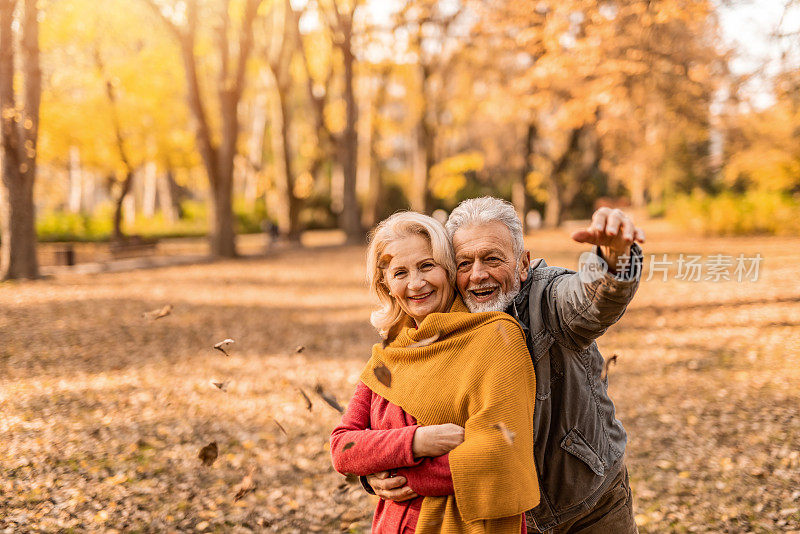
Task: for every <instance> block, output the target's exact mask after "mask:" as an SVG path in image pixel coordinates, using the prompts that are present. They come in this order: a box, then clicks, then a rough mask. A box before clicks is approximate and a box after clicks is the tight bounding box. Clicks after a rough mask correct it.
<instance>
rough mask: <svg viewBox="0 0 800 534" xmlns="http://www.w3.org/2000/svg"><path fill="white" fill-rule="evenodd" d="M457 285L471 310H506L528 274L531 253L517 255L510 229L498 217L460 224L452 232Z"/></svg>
mask: <svg viewBox="0 0 800 534" xmlns="http://www.w3.org/2000/svg"><path fill="white" fill-rule="evenodd" d="M453 248H454V249H455V253H456V267H457V269H458V271H457V275H456V285H457V286H458V291H459V292H460V293H461V296H462V297H463V299H464V303H465V304H466V305H467V307H468V308H469V309H470V311H472V312H485V311H503V310H505V309H506V307H508V305H509V304H510V303H511V301H512V300H513V299H514V297H515V296H516V294H517V293H518V292H519V289H520V285H521V282H524V281H525V280H526V279H527V277H528V266H529V263H530V262H529V259H528V254H527V253H523V254H522V255H521V257H520V258H516V257H514V244H513V240H512V238H511V232H510V231H509V229H508V228H507V227H506V226H505V225H504V224H503V223H501V222H499V221H493V222H491V223H487V224H479V225H474V226H467V227H463V228H459V229H458V230H457V231H456V233H455V234H454V235H453Z"/></svg>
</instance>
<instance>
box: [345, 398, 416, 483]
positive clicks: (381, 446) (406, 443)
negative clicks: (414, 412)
mask: <svg viewBox="0 0 800 534" xmlns="http://www.w3.org/2000/svg"><path fill="white" fill-rule="evenodd" d="M371 401H372V390H370V389H369V388H368V387H367V386H366V385H364V384H363V383H361V382H359V384H358V386H357V387H356V392H355V394H354V395H353V398H352V399H351V400H350V404H348V405H347V410H345V412H344V414H343V415H342V421H341V423H340V424H339V426H337V427H336V428H334V429H333V432H331V457H332V459H333V468H334V469H336V471H338V472H339V473H342V474H347V473H352V474H354V475H363V476H366V475H369V474H372V473H377V472H378V471H387V470H389V469H397V468H400V467H409V466H412V465H416V464H418V463H419V462H420V460H415V459H414V455H413V453H412V452H411V443H412V441H413V440H414V432H416V430H417V427H418V426H419V425H411V426H405V427H400V428H392V429H388V430H373V429H371V428H370V426H371V424H370V405H371Z"/></svg>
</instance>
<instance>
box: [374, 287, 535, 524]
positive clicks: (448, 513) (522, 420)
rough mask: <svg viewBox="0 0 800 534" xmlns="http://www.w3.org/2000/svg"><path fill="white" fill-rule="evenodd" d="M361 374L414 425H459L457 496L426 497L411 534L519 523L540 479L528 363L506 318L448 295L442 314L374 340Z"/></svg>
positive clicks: (454, 470) (454, 454) (453, 458)
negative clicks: (384, 341)
mask: <svg viewBox="0 0 800 534" xmlns="http://www.w3.org/2000/svg"><path fill="white" fill-rule="evenodd" d="M387 371H388V372H387ZM361 381H362V382H364V384H366V385H367V386H368V387H369V388H370V389H371V390H372V391H374V392H375V393H377V394H378V395H380V396H381V397H383V398H385V399H387V400H388V401H389V402H391V403H393V404H396V405H398V406H400V407H401V408H403V410H405V411H406V412H407V413H409V414H411V415H412V416H414V417H415V418H416V419H417V421H418V422H419V423H420V424H422V425H436V424H442V423H455V424H458V425H461V426H463V427H464V429H465V432H464V442H463V443H462V444H461V445H459V446H458V447H456V448H455V449H453V451H451V452H450V472H451V474H452V477H453V487H454V489H455V495H450V496H446V497H425V499H424V500H423V501H422V511H421V514H420V518H419V521H418V523H417V529H416V532H417V533H418V534H428V533H448V534H450V533H452V534H506V533H508V534H512V533H513V534H517V533H519V532H520V528H521V516H520V514H521V513H522V512H524V511H526V510H530V509H531V508H534V507H535V506H536V505H537V504H538V503H539V484H538V481H537V478H536V468H535V464H534V458H533V407H534V401H535V398H534V396H535V392H536V384H535V378H534V373H533V364H532V363H531V357H530V354H529V353H528V349H527V347H526V345H525V337H524V335H523V333H522V329H521V328H520V327H519V325H518V324H517V323H516V321H514V319H512V318H511V317H510V316H509V315H506V314H504V313H499V312H492V313H469V311H468V310H467V308H466V306H465V305H464V303H463V301H462V300H461V299H460V298H456V301H455V302H454V303H453V306H452V307H451V309H450V313H432V314H430V315H428V316H427V317H426V318H425V319H424V320H423V321H422V323H421V324H420V325H419V328H417V329H415V328H410V327H406V328H403V329H402V330H401V331H400V333H399V334H398V335H397V337H396V338H395V339H394V341H392V342H391V343H390V344H389V345H388V346H386V347H383V346H382V345H375V346H374V347H373V348H372V357H371V358H370V360H369V362H368V363H367V365H366V366H365V368H364V370H363V371H362V373H361ZM387 384H388V385H387Z"/></svg>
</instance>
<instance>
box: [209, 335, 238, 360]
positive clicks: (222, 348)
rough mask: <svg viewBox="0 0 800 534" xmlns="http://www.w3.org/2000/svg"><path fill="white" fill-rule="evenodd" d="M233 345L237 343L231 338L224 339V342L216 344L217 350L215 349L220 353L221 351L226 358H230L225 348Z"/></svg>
mask: <svg viewBox="0 0 800 534" xmlns="http://www.w3.org/2000/svg"><path fill="white" fill-rule="evenodd" d="M231 343H235V341H234V340H232V339H231V338H227V339H223V340H222V341H220V342H219V343H216V344H215V345H214V348H215V349H217V350H218V351H220V352H221V353H222V354H224V355H225V356H230V354H228V353H227V352H225V346H226V345H230V344H231Z"/></svg>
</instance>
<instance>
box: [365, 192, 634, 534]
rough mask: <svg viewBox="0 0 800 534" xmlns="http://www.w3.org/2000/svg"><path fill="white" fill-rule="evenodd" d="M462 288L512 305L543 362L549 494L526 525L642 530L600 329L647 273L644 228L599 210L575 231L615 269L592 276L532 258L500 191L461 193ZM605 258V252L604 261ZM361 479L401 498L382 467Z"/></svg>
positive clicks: (539, 441)
mask: <svg viewBox="0 0 800 534" xmlns="http://www.w3.org/2000/svg"><path fill="white" fill-rule="evenodd" d="M447 230H448V233H449V235H450V237H451V238H452V243H453V246H454V249H455V258H456V266H457V271H458V274H457V287H458V291H459V293H460V295H461V297H462V298H463V300H464V302H465V304H466V306H467V307H468V308H469V309H470V310H471V311H473V312H486V311H505V312H506V313H507V314H509V315H510V316H512V317H514V318H515V319H516V320H517V322H518V323H519V324H520V326H521V327H522V329H523V331H524V332H525V338H526V342H527V347H528V350H529V352H530V354H531V355H532V356H533V365H534V368H535V372H536V408H535V410H534V417H533V426H534V429H535V431H534V432H535V444H534V456H535V461H536V473H537V475H538V479H539V491H540V492H541V501H540V503H539V504H538V506H536V507H533V508H532V509H530V510H529V511H528V512H527V514H526V516H527V520H528V532H529V533H548V534H550V533H554V534H556V533H558V534H562V533H581V534H627V533H635V532H637V528H636V523H635V522H634V515H633V504H632V497H631V490H630V485H629V479H628V472H627V469H626V467H625V463H624V453H625V445H626V442H627V436H626V434H625V430H624V428H623V427H622V424H621V423H620V422H619V421H618V420H617V419H616V417H615V415H614V403H613V402H612V401H611V399H610V397H609V396H608V382H607V380H601V378H600V377H601V373H602V370H603V366H604V360H603V356H602V355H601V354H600V351H599V350H598V348H597V344H596V343H595V341H594V340H595V339H596V338H598V337H599V336H601V335H602V334H603V333H604V332H605V331H606V329H607V328H608V327H609V326H611V325H612V324H614V323H615V322H617V321H618V320H619V318H620V317H621V316H622V314H623V313H624V312H625V309H626V307H627V305H628V303H629V302H630V301H631V299H632V298H633V295H634V293H635V292H636V289H637V287H638V285H639V279H640V277H641V263H642V251H641V248H640V247H639V246H638V245H637V244H636V243H635V242H636V241H639V242H642V243H643V242H644V238H645V236H644V232H643V231H642V230H641V229H639V228H636V227H635V226H634V224H633V222H632V221H631V219H630V218H629V217H628V216H627V215H626V214H625V213H623V212H622V211H620V210H612V209H609V208H600V209H598V210H597V211H596V212H595V213H594V215H593V216H592V222H591V225H590V226H589V227H588V228H586V229H584V230H579V231H577V232H575V233H573V234H572V239H574V240H576V241H579V242H582V243H590V244H593V245H595V251H594V252H595V254H596V256H593V258H594V261H595V262H597V263H598V264H599V265H601V266H603V267H605V266H606V265H607V267H608V269H607V272H606V269H601V270H599V271H598V270H596V271H595V273H596V274H595V275H592V276H584V273H576V272H574V271H570V270H568V269H564V268H561V267H548V266H547V264H545V262H544V260H542V259H537V260H536V261H534V262H533V263H531V261H530V253H529V252H528V251H526V250H524V244H523V235H522V223H521V222H520V220H519V218H518V217H517V215H516V213H515V211H514V208H513V207H512V206H511V204H509V203H508V202H505V201H503V200H500V199H496V198H491V197H484V198H476V199H470V200H465V201H464V202H462V203H461V204H460V205H459V206H458V207H457V208H456V209H455V210H453V212H452V213H451V214H450V217H449V219H448V221H447ZM599 258H602V259H603V260H604V262H601V261H600V259H599ZM365 487H366V488H367V490H368V491H369V490H370V489H372V490H374V492H375V493H376V494H377V495H379V496H380V497H382V498H384V499H395V500H397V499H402V498H405V495H406V492H407V491H408V488H407V487H406V486H404V484H403V481H402V480H400V479H398V478H397V477H394V478H387V476H386V473H377V474H374V475H370V476H368V477H366V480H365Z"/></svg>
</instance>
